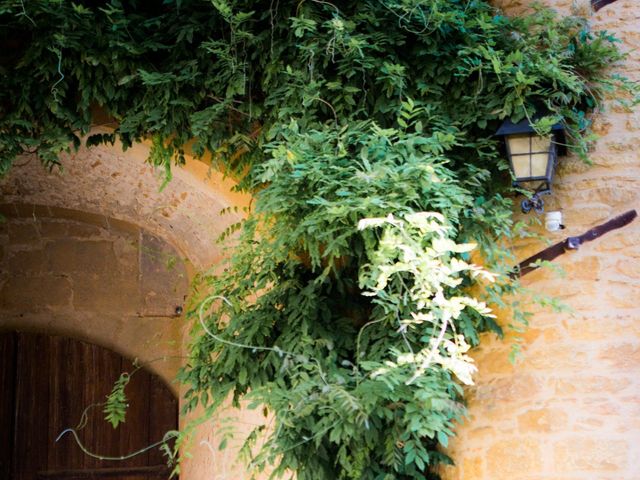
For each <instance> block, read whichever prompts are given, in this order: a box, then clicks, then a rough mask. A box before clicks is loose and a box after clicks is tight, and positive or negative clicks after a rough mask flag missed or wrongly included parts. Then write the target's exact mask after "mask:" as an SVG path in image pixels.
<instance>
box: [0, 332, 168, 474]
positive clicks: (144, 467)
mask: <svg viewBox="0 0 640 480" xmlns="http://www.w3.org/2000/svg"><path fill="white" fill-rule="evenodd" d="M0 365H1V366H2V367H1V368H0V478H2V479H7V480H45V479H59V480H72V479H73V480H83V479H102V478H105V479H106V478H109V479H115V480H158V479H166V478H168V477H169V470H168V468H167V466H166V461H165V459H164V458H163V455H162V453H161V451H160V450H159V449H157V448H155V449H150V450H148V451H145V452H144V453H143V454H141V455H136V456H134V457H132V458H129V459H126V460H118V461H114V460H102V459H97V458H94V457H92V456H90V455H87V454H85V453H84V452H83V451H82V449H81V448H80V447H79V446H78V444H77V443H76V441H75V440H74V438H73V436H72V435H70V434H68V435H64V436H63V437H62V438H61V439H60V440H59V441H58V442H56V441H55V440H56V438H57V437H58V436H59V434H60V433H61V432H62V431H63V430H65V429H67V428H75V427H76V426H78V425H79V424H80V423H81V420H82V419H81V417H82V414H83V411H85V409H86V408H87V407H88V406H89V405H91V404H95V403H102V402H104V400H105V397H106V395H107V394H108V393H109V392H110V391H111V389H112V388H113V384H114V382H115V381H116V380H117V379H118V377H119V376H120V374H121V373H122V372H132V371H133V370H134V369H135V367H134V365H133V364H132V362H131V361H130V360H128V359H126V358H124V357H122V356H120V355H119V354H117V353H115V352H113V351H111V350H108V349H105V348H102V347H99V346H97V345H93V344H89V343H85V342H81V341H77V340H74V339H70V338H66V337H58V336H48V335H34V334H26V333H17V332H11V333H4V334H0ZM125 392H126V395H127V399H128V403H129V407H128V409H127V416H126V421H125V423H124V424H122V425H121V426H119V427H118V428H117V429H114V428H112V427H111V425H109V424H108V423H107V422H106V421H105V420H104V414H103V412H102V410H103V408H102V407H101V406H95V407H93V408H91V409H89V410H88V411H87V417H86V422H85V426H84V427H83V428H80V429H79V430H78V431H77V433H78V437H79V440H80V442H81V443H82V444H83V445H84V447H85V448H86V449H87V450H88V451H90V452H95V453H97V454H99V455H101V456H105V457H122V456H127V455H128V454H130V453H131V452H135V451H138V450H140V449H143V448H144V447H146V446H148V445H150V444H153V443H155V442H157V441H158V440H161V439H162V438H163V436H164V435H165V433H166V432H167V431H170V430H176V429H177V427H178V402H177V399H176V397H175V396H174V395H173V394H172V392H171V391H170V390H169V388H168V387H167V386H166V385H165V383H164V382H163V381H162V380H161V379H160V378H159V377H157V376H156V375H153V374H151V373H149V372H148V371H146V370H145V369H144V368H141V369H139V370H137V371H136V373H135V374H134V375H133V376H132V377H131V380H130V382H129V384H128V385H127V387H126V389H125Z"/></svg>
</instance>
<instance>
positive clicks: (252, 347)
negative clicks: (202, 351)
mask: <svg viewBox="0 0 640 480" xmlns="http://www.w3.org/2000/svg"><path fill="white" fill-rule="evenodd" d="M214 300H222V301H223V302H225V303H226V304H227V305H229V306H230V307H233V304H232V303H231V302H230V301H229V300H228V299H227V298H226V297H224V296H222V295H211V296H209V297H207V298H205V299H204V300H203V301H202V303H201V304H200V307H199V308H198V319H199V321H200V325H201V326H202V328H203V329H204V331H205V332H206V334H207V335H209V336H210V337H211V338H213V339H214V340H215V341H217V342H220V343H223V344H225V345H229V346H232V347H236V348H245V349H249V350H252V351H263V352H265V351H266V352H275V353H277V354H278V356H279V357H282V356H283V355H288V356H290V357H292V358H295V357H296V356H297V354H296V353H293V352H288V351H286V350H282V349H281V348H278V347H262V346H259V345H248V344H246V343H238V342H233V341H231V340H225V339H224V338H221V337H219V336H218V335H216V334H215V333H213V332H212V331H211V330H210V329H209V327H207V325H206V323H205V321H204V308H205V306H208V305H209V304H210V303H211V302H212V301H214ZM310 360H311V361H312V362H313V363H315V364H316V366H317V367H318V374H319V375H320V378H321V379H322V381H323V382H324V384H325V385H326V386H327V387H330V386H331V385H329V383H328V382H327V379H326V378H325V374H324V372H323V371H322V366H321V365H320V362H319V361H318V360H317V359H315V358H310Z"/></svg>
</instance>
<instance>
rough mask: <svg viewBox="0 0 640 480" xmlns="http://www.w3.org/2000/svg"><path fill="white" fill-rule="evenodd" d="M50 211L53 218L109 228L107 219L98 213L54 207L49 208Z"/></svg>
mask: <svg viewBox="0 0 640 480" xmlns="http://www.w3.org/2000/svg"><path fill="white" fill-rule="evenodd" d="M49 210H50V211H51V217H55V218H64V219H66V220H73V221H76V222H80V223H89V224H92V225H96V226H98V227H101V228H105V229H106V228H108V227H109V223H108V222H107V218H106V217H105V216H104V215H100V214H98V213H91V212H86V211H80V210H73V209H70V208H62V207H54V206H51V207H49Z"/></svg>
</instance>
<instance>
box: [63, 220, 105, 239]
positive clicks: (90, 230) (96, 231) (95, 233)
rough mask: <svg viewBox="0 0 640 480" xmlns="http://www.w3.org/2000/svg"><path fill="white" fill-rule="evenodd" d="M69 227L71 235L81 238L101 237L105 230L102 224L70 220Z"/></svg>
mask: <svg viewBox="0 0 640 480" xmlns="http://www.w3.org/2000/svg"><path fill="white" fill-rule="evenodd" d="M68 229H69V236H70V237H79V238H93V237H99V236H100V235H101V234H102V232H104V230H103V229H102V228H101V227H100V226H98V225H94V224H92V223H80V222H69V223H68Z"/></svg>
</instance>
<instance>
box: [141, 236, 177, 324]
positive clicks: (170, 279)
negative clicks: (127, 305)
mask: <svg viewBox="0 0 640 480" xmlns="http://www.w3.org/2000/svg"><path fill="white" fill-rule="evenodd" d="M140 275H141V289H142V290H141V291H142V296H143V298H144V309H143V314H144V315H150V316H173V315H176V308H180V309H182V308H183V305H184V300H185V297H186V295H187V288H188V281H187V272H186V270H185V267H184V262H183V261H182V259H181V257H180V256H178V254H177V252H176V251H175V250H174V249H173V248H172V247H171V246H170V245H169V244H167V243H166V242H164V241H162V240H160V239H159V238H157V237H154V236H152V235H149V234H148V233H145V232H143V233H142V235H141V237H140ZM179 311H180V312H181V311H182V310H179Z"/></svg>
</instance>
